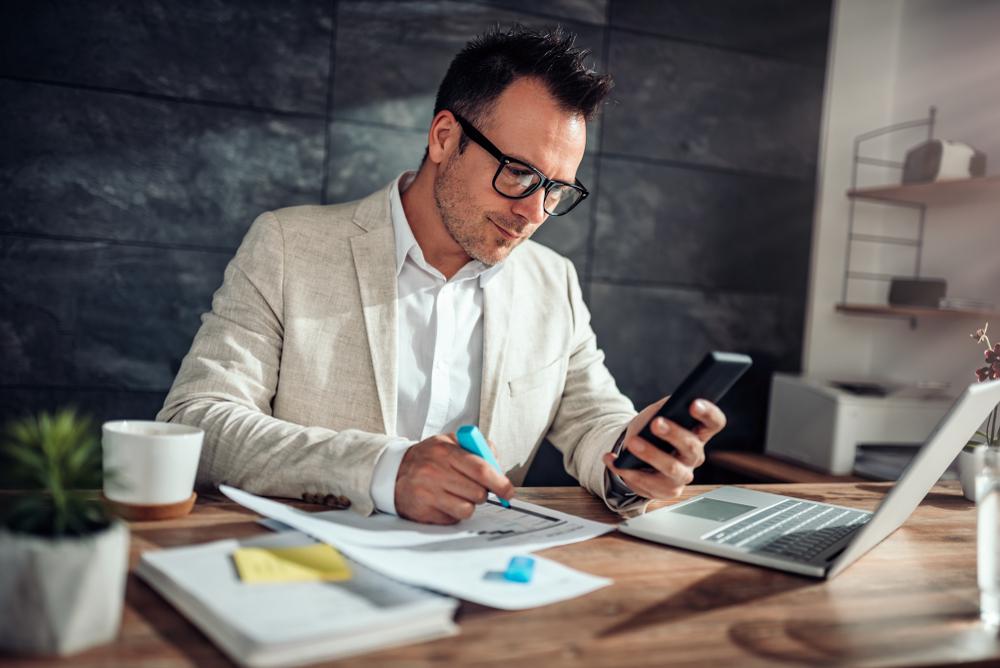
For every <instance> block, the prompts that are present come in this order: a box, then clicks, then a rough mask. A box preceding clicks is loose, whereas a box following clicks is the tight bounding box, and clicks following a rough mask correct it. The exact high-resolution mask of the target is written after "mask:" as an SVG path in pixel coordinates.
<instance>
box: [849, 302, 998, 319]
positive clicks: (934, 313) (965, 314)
mask: <svg viewBox="0 0 1000 668" xmlns="http://www.w3.org/2000/svg"><path fill="white" fill-rule="evenodd" d="M834 308H835V309H836V311H837V312H838V313H844V314H845V315H864V316H885V317H890V318H943V319H961V318H968V319H979V320H984V321H985V320H990V319H993V320H1000V312H998V311H973V310H969V309H957V308H938V309H934V308H916V307H907V306H879V305H877V304H837V305H836V306H835V307H834Z"/></svg>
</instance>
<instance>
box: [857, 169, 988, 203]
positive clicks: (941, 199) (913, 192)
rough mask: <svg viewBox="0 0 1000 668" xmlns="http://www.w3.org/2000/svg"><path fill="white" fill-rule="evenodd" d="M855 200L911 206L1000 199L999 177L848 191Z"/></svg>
mask: <svg viewBox="0 0 1000 668" xmlns="http://www.w3.org/2000/svg"><path fill="white" fill-rule="evenodd" d="M847 196H848V197H850V198H852V199H860V200H870V201H875V202H909V203H911V204H953V203H955V202H971V201H979V200H987V199H988V200H994V199H1000V176H998V175H994V176H982V177H979V178H975V179H958V180H955V181H936V182H934V183H920V184H911V185H905V186H882V187H879V188H858V189H857V190H848V191H847Z"/></svg>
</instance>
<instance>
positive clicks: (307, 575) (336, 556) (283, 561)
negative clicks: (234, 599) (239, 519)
mask: <svg viewBox="0 0 1000 668" xmlns="http://www.w3.org/2000/svg"><path fill="white" fill-rule="evenodd" d="M233 561H234V562H236V570H237V571H239V574H240V579H241V580H243V582H248V583H254V584H257V583H267V582H307V581H310V580H323V581H325V582H343V581H344V580H350V579H351V569H350V567H348V565H347V562H346V561H344V558H343V557H342V556H341V555H340V552H337V551H336V550H335V549H333V548H332V547H330V546H329V545H325V544H323V543H319V544H317V545H309V546H307V547H288V548H275V549H267V550H265V549H262V548H258V547H244V548H240V549H239V550H236V551H235V552H233Z"/></svg>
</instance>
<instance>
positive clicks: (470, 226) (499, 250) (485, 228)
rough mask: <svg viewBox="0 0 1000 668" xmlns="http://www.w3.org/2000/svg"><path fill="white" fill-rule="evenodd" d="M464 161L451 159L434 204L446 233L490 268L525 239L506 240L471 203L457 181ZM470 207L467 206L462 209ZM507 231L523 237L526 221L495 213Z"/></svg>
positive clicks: (438, 181)
mask: <svg viewBox="0 0 1000 668" xmlns="http://www.w3.org/2000/svg"><path fill="white" fill-rule="evenodd" d="M461 162H462V159H461V158H459V159H458V160H454V159H453V160H449V161H448V164H447V165H446V166H445V168H444V171H443V172H441V174H439V175H438V177H437V179H435V181H434V201H435V202H436V203H437V207H438V212H439V213H440V214H441V221H442V222H443V223H444V228H445V230H447V231H448V234H449V235H450V236H451V238H452V239H454V240H455V243H457V244H458V245H459V247H461V249H462V250H464V251H465V252H466V254H468V255H469V257H471V258H472V259H474V260H479V261H480V262H482V263H483V264H487V265H490V266H493V265H497V264H500V263H501V262H503V261H504V260H506V259H507V256H508V255H510V252H511V251H512V250H513V249H514V248H516V247H517V245H518V244H520V243H521V242H522V241H523V240H524V238H518V239H507V238H506V237H503V236H501V235H500V233H499V232H497V231H496V230H495V229H494V228H493V223H492V222H491V221H490V216H487V215H486V213H485V212H483V211H482V210H480V209H478V208H477V207H475V206H474V205H471V202H469V199H470V198H469V196H468V194H467V193H466V192H465V191H464V190H463V189H462V187H461V184H460V183H459V182H458V179H457V176H458V167H459V165H460V163H461ZM463 204H468V206H463ZM491 217H492V218H494V219H496V220H498V224H501V225H502V226H503V227H504V229H506V230H508V231H511V232H513V233H514V234H523V233H524V229H525V227H526V225H525V224H524V222H523V221H515V220H510V219H501V218H500V215H499V214H497V213H493V214H492V216H491Z"/></svg>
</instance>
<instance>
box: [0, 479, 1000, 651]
mask: <svg viewBox="0 0 1000 668" xmlns="http://www.w3.org/2000/svg"><path fill="white" fill-rule="evenodd" d="M752 488H753V489H761V490H766V491H780V492H781V493H785V494H789V495H792V496H799V497H803V498H809V499H813V500H817V501H828V502H833V503H841V504H843V505H846V506H853V507H857V508H866V509H872V508H874V507H875V506H876V505H877V504H878V502H879V500H880V499H881V497H882V495H883V494H884V492H885V490H886V489H887V488H888V485H887V484H885V483H850V484H848V483H837V484H826V485H817V484H812V485H754V486H752ZM706 489H709V487H707V486H706V487H692V488H690V489H689V490H688V491H687V494H686V496H691V495H694V494H698V493H700V492H703V491H705V490H706ZM518 496H519V498H521V499H524V500H527V501H531V502H533V503H538V504H541V505H546V506H549V507H551V508H556V509H558V510H562V511H565V512H569V513H574V514H577V515H580V516H583V517H587V518H589V519H593V520H598V521H603V522H614V521H615V516H614V515H612V514H611V513H609V512H608V511H607V510H605V509H604V508H603V506H602V504H601V503H600V502H598V501H597V500H596V499H594V498H593V497H591V496H589V495H587V494H586V493H585V492H583V491H582V490H580V489H579V488H566V487H560V488H522V489H520V490H518ZM295 505H297V506H299V507H305V508H315V509H317V510H321V508H319V507H317V506H306V505H305V504H295ZM256 519H257V516H256V515H254V514H253V513H251V512H250V511H248V510H246V509H244V508H242V507H240V506H237V505H235V504H233V503H231V502H229V501H228V500H227V499H224V497H220V496H211V495H209V496H208V497H202V498H199V500H198V505H197V506H196V507H195V510H194V512H193V513H192V514H191V515H190V516H189V517H187V518H184V519H182V520H170V521H163V522H145V523H135V524H133V526H132V532H133V533H132V563H133V565H134V563H135V560H136V559H137V558H138V555H139V554H141V553H142V552H143V551H145V550H151V549H159V548H163V547H170V546H175V545H188V544H193V543H200V542H205V541H209V540H215V539H218V538H223V537H244V536H250V535H255V534H259V533H263V532H265V530H264V529H263V528H261V527H260V526H259V525H257V524H256V523H255V520H256ZM542 554H544V555H545V556H546V557H549V558H552V559H555V560H557V561H561V562H562V563H565V564H567V565H569V566H572V567H573V568H577V569H580V570H583V571H586V572H589V573H595V574H598V575H603V576H607V577H610V578H613V579H614V580H615V582H614V584H613V585H612V586H610V587H607V588H605V589H602V590H600V591H597V592H594V593H592V594H589V595H587V596H583V597H581V598H578V599H574V600H571V601H566V602H563V603H558V604H555V605H550V606H546V607H543V608H537V609H534V610H525V611H520V612H505V611H500V610H494V609H491V608H486V607H483V606H479V605H475V604H469V603H463V605H462V606H461V608H460V610H459V613H458V622H459V624H460V626H461V629H462V632H461V634H460V635H459V636H456V637H454V638H446V639H443V640H436V641H432V642H427V643H423V644H419V645H411V646H408V647H402V648H398V649H393V650H387V651H382V652H378V653H374V654H368V655H365V656H361V657H356V658H354V659H349V660H345V661H341V662H337V663H335V664H331V665H336V666H342V667H352V668H353V667H357V668H360V667H362V666H363V667H365V668H372V667H379V666H385V667H392V668H396V667H403V666H405V667H406V668H414V667H418V666H432V665H435V666H477V667H489V666H496V667H497V668H501V667H502V668H529V667H534V666H546V667H547V668H548V667H558V666H567V667H569V666H573V667H574V668H576V667H579V666H621V667H628V668H632V667H642V666H696V667H697V668H714V667H715V666H824V667H830V666H902V665H941V664H948V665H951V664H952V663H954V662H959V661H972V662H973V663H966V664H962V665H965V666H986V665H998V663H997V662H1000V640H998V638H997V634H996V633H995V632H989V631H987V630H985V629H984V628H983V627H982V626H981V625H980V623H979V614H978V610H979V608H978V591H977V589H976V573H975V563H976V543H975V509H974V507H973V505H972V504H970V503H969V502H968V501H966V500H965V499H964V498H963V497H962V496H961V493H960V490H959V489H958V488H957V487H955V486H954V485H953V484H951V483H948V484H945V485H943V486H938V487H936V488H934V489H933V490H932V491H931V493H930V494H929V495H928V497H927V498H926V499H925V500H924V502H923V504H921V506H920V507H919V508H918V509H917V510H916V512H915V513H914V515H913V517H911V518H910V520H909V521H908V522H907V523H906V524H905V525H904V526H903V527H902V528H901V529H899V530H898V531H896V533H894V534H893V535H892V536H890V537H889V538H888V539H886V541H885V542H883V543H882V544H881V545H879V546H878V547H876V548H875V549H874V550H873V551H872V552H870V553H869V554H867V555H865V556H864V557H862V558H861V560H859V561H858V562H856V563H855V564H854V565H852V566H851V567H850V568H848V569H847V570H846V571H845V572H844V573H842V574H841V575H840V576H838V577H837V578H835V579H834V580H832V581H830V582H820V581H817V580H813V579H809V578H804V577H799V576H794V575H787V574H784V573H779V572H776V571H770V570H766V569H762V568H757V567H753V566H748V565H743V564H739V563H735V562H730V561H725V560H722V559H716V558H713V557H708V556H703V555H699V554H694V553H689V552H683V551H680V550H675V549H672V548H667V547H662V546H659V545H655V544H652V543H646V542H643V541H640V540H637V539H633V538H630V537H627V536H625V535H622V534H619V533H617V532H615V533H612V534H609V535H606V536H602V537H600V538H596V539H593V540H590V541H586V542H584V543H578V544H576V545H568V546H564V547H559V548H553V549H550V550H545V551H544V552H542ZM0 664H3V665H4V666H10V667H14V666H18V667H28V666H30V667H39V666H66V665H72V666H93V667H95V668H97V667H101V668H104V667H106V666H157V667H159V668H173V667H180V666H198V667H201V668H209V667H212V666H229V665H231V664H230V663H229V661H228V660H227V659H226V658H225V657H224V656H223V655H222V654H221V653H220V652H219V651H218V650H217V649H216V648H215V647H214V646H213V645H212V644H211V643H210V642H209V641H208V640H207V639H206V638H205V637H204V636H203V635H202V634H201V633H200V632H199V631H198V630H197V629H195V628H194V627H193V626H191V625H190V624H189V623H188V622H187V621H186V620H185V619H184V618H183V617H182V616H181V615H180V614H179V613H177V612H176V611H175V610H174V609H173V608H172V607H170V605H169V604H168V603H166V602H165V601H164V600H163V599H161V598H160V597H159V595H157V594H156V593H155V592H154V591H152V590H151V589H150V588H149V587H147V586H146V585H145V584H144V583H143V582H142V581H140V580H139V579H138V578H136V576H135V575H130V576H129V580H128V586H127V590H126V610H125V613H124V619H123V624H122V632H121V635H120V637H119V639H118V640H117V642H115V643H112V644H110V645H106V646H104V647H100V648H96V649H93V650H90V651H88V652H84V653H82V654H78V655H76V656H74V657H71V658H68V659H64V660H54V659H20V658H16V657H9V656H8V657H0Z"/></svg>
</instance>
